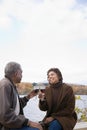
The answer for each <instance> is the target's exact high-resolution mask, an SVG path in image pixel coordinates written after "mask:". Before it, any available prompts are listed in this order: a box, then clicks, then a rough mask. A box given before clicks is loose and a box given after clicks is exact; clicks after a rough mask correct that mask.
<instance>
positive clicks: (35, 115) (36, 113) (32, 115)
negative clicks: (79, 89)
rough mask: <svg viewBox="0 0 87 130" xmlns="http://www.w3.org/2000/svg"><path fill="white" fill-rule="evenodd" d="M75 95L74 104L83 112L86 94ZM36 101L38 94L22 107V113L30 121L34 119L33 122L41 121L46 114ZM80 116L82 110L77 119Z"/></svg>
mask: <svg viewBox="0 0 87 130" xmlns="http://www.w3.org/2000/svg"><path fill="white" fill-rule="evenodd" d="M76 97H77V99H76V104H75V106H76V107H78V108H79V109H81V111H83V112H84V110H85V108H87V96H86V95H81V96H79V95H76ZM38 103H39V99H38V96H35V97H33V98H32V99H30V100H29V101H28V103H27V105H26V106H25V108H24V115H25V116H26V117H27V118H29V120H31V121H35V122H38V121H41V120H42V119H43V118H44V116H45V114H46V112H43V111H41V110H40V109H39V107H38ZM86 114H87V112H86ZM81 116H82V112H79V113H78V119H80V118H81Z"/></svg>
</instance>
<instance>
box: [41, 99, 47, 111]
mask: <svg viewBox="0 0 87 130" xmlns="http://www.w3.org/2000/svg"><path fill="white" fill-rule="evenodd" d="M39 108H40V110H42V111H47V110H48V105H47V102H46V100H44V101H41V100H39Z"/></svg>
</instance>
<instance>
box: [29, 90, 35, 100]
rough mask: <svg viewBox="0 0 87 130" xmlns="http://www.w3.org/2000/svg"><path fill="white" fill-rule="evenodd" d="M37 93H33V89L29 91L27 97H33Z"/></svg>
mask: <svg viewBox="0 0 87 130" xmlns="http://www.w3.org/2000/svg"><path fill="white" fill-rule="evenodd" d="M36 95H37V93H35V90H32V91H30V93H29V94H28V95H27V98H28V99H30V98H33V97H34V96H36Z"/></svg>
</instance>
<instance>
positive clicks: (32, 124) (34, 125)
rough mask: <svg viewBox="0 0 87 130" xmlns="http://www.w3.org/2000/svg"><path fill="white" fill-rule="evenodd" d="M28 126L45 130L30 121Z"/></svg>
mask: <svg viewBox="0 0 87 130" xmlns="http://www.w3.org/2000/svg"><path fill="white" fill-rule="evenodd" d="M28 126H30V127H34V128H38V129H39V130H43V128H42V126H41V125H40V124H39V123H36V122H32V121H29V122H28Z"/></svg>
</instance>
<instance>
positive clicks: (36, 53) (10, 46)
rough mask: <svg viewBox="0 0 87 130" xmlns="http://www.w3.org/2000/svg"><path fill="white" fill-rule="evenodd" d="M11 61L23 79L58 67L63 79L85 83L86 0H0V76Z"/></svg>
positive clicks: (41, 76)
mask: <svg viewBox="0 0 87 130" xmlns="http://www.w3.org/2000/svg"><path fill="white" fill-rule="evenodd" d="M10 61H16V62H18V63H20V64H21V66H22V69H23V78H22V81H24V82H41V81H46V79H47V75H46V74H47V70H48V69H50V68H51V67H58V68H59V69H60V70H61V72H62V75H63V80H64V82H68V83H77V84H87V0H0V79H1V78H3V75H4V67H5V65H6V64H7V63H8V62H10Z"/></svg>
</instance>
